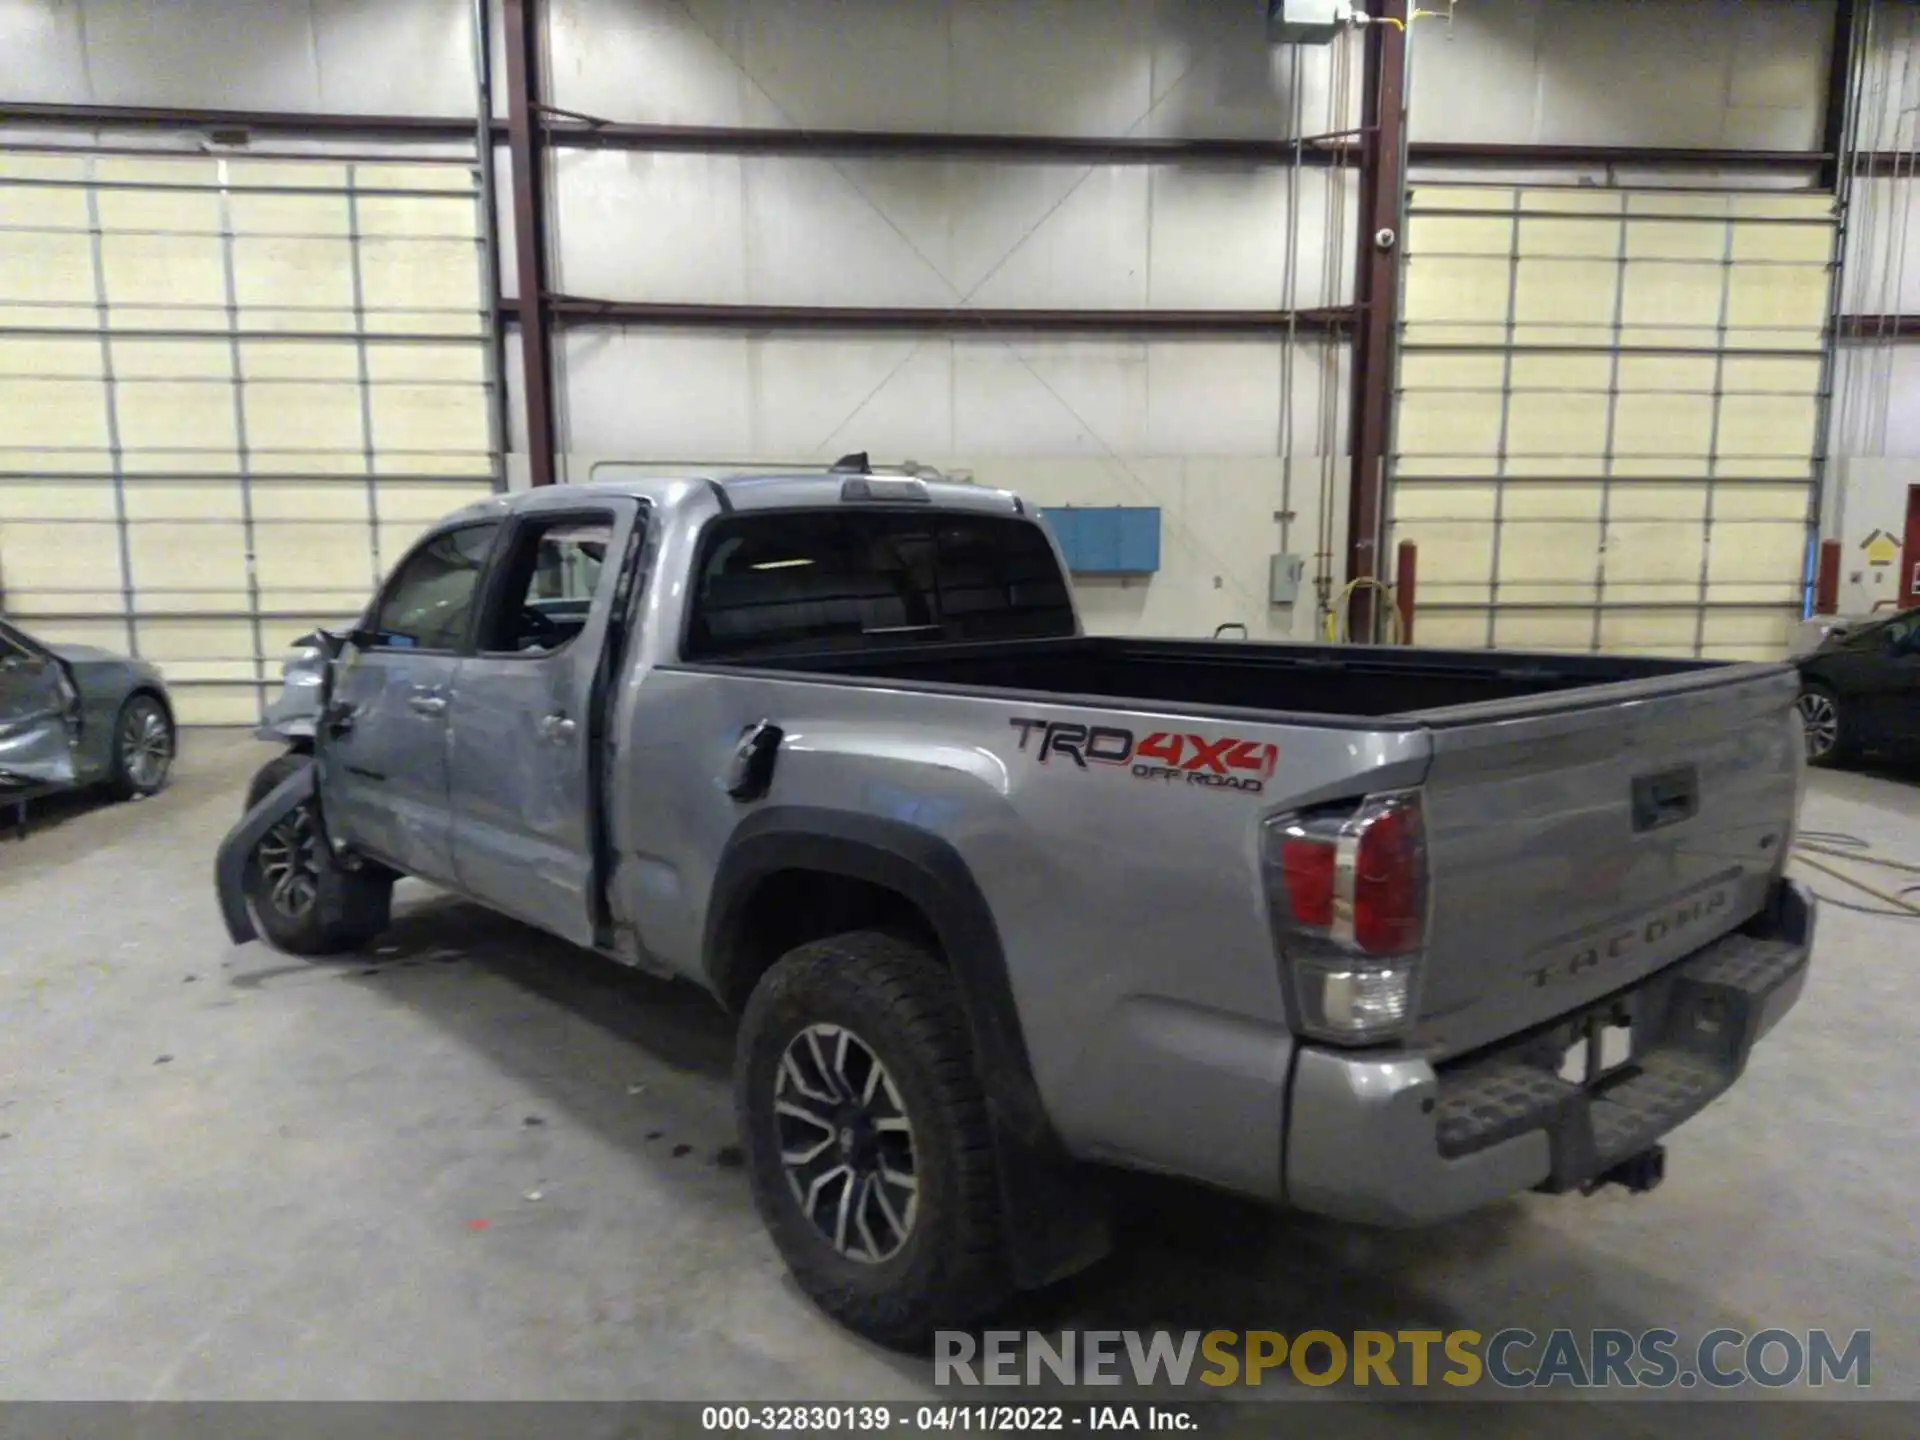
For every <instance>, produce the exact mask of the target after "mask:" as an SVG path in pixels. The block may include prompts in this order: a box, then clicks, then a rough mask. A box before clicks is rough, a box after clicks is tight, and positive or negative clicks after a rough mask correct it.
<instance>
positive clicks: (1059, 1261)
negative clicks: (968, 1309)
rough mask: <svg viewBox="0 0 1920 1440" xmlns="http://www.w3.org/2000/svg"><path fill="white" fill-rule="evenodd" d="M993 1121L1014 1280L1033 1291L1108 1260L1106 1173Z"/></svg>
mask: <svg viewBox="0 0 1920 1440" xmlns="http://www.w3.org/2000/svg"><path fill="white" fill-rule="evenodd" d="M991 1119H992V1125H993V1143H994V1153H995V1159H996V1160H997V1161H998V1162H999V1163H998V1166H997V1168H998V1170H999V1175H1000V1208H1001V1215H1002V1216H1003V1218H1004V1220H1005V1223H1006V1243H1007V1262H1008V1265H1009V1268H1010V1269H1011V1271H1012V1274H1013V1283H1014V1284H1015V1285H1016V1286H1017V1287H1019V1288H1020V1289H1022V1290H1038V1289H1039V1288H1040V1287H1042V1286H1043V1285H1051V1284H1052V1283H1053V1282H1054V1281H1056V1280H1064V1279H1066V1278H1067V1276H1069V1275H1075V1274H1078V1273H1079V1272H1080V1271H1082V1270H1085V1269H1086V1268H1087V1267H1088V1266H1090V1265H1093V1264H1095V1263H1097V1262H1099V1261H1100V1260H1103V1259H1105V1258H1106V1256H1107V1254H1108V1252H1109V1251H1111V1250H1112V1248H1113V1226H1112V1218H1111V1214H1112V1207H1111V1203H1110V1197H1109V1195H1108V1193H1107V1187H1106V1180H1105V1177H1104V1176H1102V1175H1100V1174H1099V1173H1098V1172H1097V1171H1096V1170H1094V1169H1093V1168H1092V1167H1091V1166H1087V1165H1078V1164H1075V1163H1074V1162H1073V1161H1072V1160H1071V1159H1070V1158H1069V1157H1068V1156H1067V1155H1066V1154H1065V1153H1064V1152H1063V1151H1062V1150H1061V1149H1060V1147H1059V1145H1058V1143H1057V1142H1049V1141H1041V1142H1033V1141H1028V1140H1025V1139H1023V1138H1021V1137H1020V1136H1019V1135H1018V1134H1016V1133H1015V1130H1014V1127H1013V1126H1011V1125H1009V1124H1008V1123H1007V1122H1006V1121H1005V1120H1004V1119H1003V1118H1002V1117H1001V1116H999V1115H997V1114H995V1115H993V1116H992V1117H991Z"/></svg>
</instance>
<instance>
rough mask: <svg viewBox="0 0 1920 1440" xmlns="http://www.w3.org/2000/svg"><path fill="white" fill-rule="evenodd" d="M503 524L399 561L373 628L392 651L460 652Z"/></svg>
mask: <svg viewBox="0 0 1920 1440" xmlns="http://www.w3.org/2000/svg"><path fill="white" fill-rule="evenodd" d="M499 531H500V526H499V524H498V522H492V521H490V522H488V523H487V524H484V525H469V526H466V527H465V528H463V529H460V530H450V531H448V532H447V533H446V534H444V535H438V536H435V537H434V538H433V539H432V540H430V541H428V542H427V543H426V544H425V545H423V546H421V547H420V548H419V549H418V550H415V551H414V552H413V553H412V554H411V555H409V556H408V557H407V558H406V559H405V560H403V561H402V562H401V563H400V568H399V569H398V570H396V571H395V572H394V575H393V578H392V579H391V580H390V581H388V582H387V588H386V591H385V593H384V594H383V595H382V596H381V598H380V608H379V609H378V610H377V611H375V613H374V616H373V622H372V624H371V625H370V626H369V627H368V628H369V629H370V630H371V631H372V632H373V637H374V638H373V643H374V644H375V645H376V646H377V647H379V648H381V649H387V650H458V649H459V648H460V646H461V645H462V644H463V643H464V642H465V640H466V637H467V622H468V620H469V619H470V618H471V616H472V614H473V602H474V597H475V596H476V594H477V593H478V591H479V586H480V573H481V571H482V570H484V569H485V568H486V563H487V556H488V554H489V552H491V551H492V549H493V541H494V537H495V536H496V535H497V534H498V533H499Z"/></svg>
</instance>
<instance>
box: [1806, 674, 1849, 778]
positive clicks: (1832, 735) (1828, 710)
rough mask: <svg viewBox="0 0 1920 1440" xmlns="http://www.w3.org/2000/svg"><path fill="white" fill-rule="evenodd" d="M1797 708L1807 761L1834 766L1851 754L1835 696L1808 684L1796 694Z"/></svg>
mask: <svg viewBox="0 0 1920 1440" xmlns="http://www.w3.org/2000/svg"><path fill="white" fill-rule="evenodd" d="M1799 709H1800V725H1801V728H1802V730H1803V731H1804V732H1805V734H1806V737H1807V760H1808V762H1809V763H1811V764H1814V765H1838V764H1841V763H1843V762H1844V761H1846V760H1847V759H1849V758H1850V757H1851V756H1852V754H1853V735H1852V732H1851V729H1850V727H1849V726H1848V725H1847V721H1846V716H1845V714H1844V713H1843V712H1842V710H1841V707H1840V697H1839V696H1837V695H1835V694H1834V693H1833V692H1832V691H1831V690H1829V689H1827V688H1826V687H1825V686H1824V685H1809V686H1808V687H1807V688H1806V689H1805V690H1803V691H1801V693H1800V702H1799Z"/></svg>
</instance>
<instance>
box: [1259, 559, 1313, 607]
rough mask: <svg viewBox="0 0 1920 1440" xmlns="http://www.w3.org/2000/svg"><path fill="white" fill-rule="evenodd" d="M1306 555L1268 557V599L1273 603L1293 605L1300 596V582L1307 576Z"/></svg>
mask: <svg viewBox="0 0 1920 1440" xmlns="http://www.w3.org/2000/svg"><path fill="white" fill-rule="evenodd" d="M1306 573H1307V558H1306V556H1304V555H1269V556H1268V557H1267V601H1268V603H1269V604H1272V605H1291V604H1293V602H1294V601H1295V600H1297V599H1299V598H1300V582H1301V581H1302V580H1303V579H1305V578H1306Z"/></svg>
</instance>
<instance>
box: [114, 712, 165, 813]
mask: <svg viewBox="0 0 1920 1440" xmlns="http://www.w3.org/2000/svg"><path fill="white" fill-rule="evenodd" d="M174 748H175V745H174V731H173V717H172V716H170V715H169V714H167V707H166V706H165V705H162V704H161V703H160V701H159V700H158V699H157V698H155V697H154V696H152V695H148V694H145V693H142V694H138V695H130V696H128V697H127V700H126V703H125V704H123V705H122V706H121V707H120V714H119V716H118V717H117V718H116V719H115V720H114V722H113V780H112V786H113V792H114V794H116V795H118V796H119V797H120V798H121V799H122V800H142V799H145V798H146V797H147V796H149V795H153V794H157V793H158V792H159V791H160V790H161V788H162V787H164V786H165V785H166V783H167V776H168V775H169V774H170V773H171V772H172V770H173V755H174Z"/></svg>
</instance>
